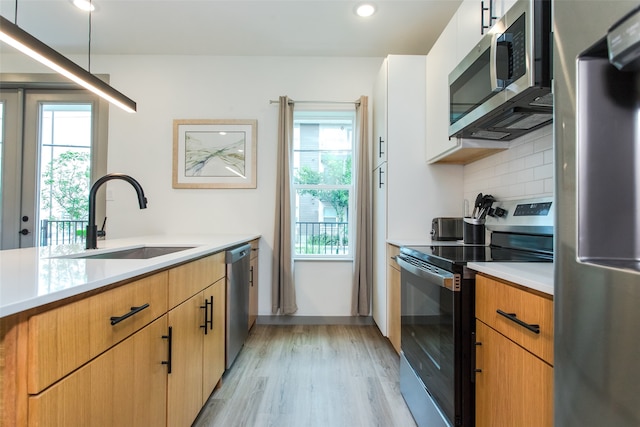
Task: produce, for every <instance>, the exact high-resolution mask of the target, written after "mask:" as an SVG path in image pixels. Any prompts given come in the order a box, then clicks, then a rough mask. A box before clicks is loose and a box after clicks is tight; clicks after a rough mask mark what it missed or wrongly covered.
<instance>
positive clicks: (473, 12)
mask: <svg viewBox="0 0 640 427" xmlns="http://www.w3.org/2000/svg"><path fill="white" fill-rule="evenodd" d="M489 1H492V2H493V12H494V16H495V17H496V19H498V18H500V17H501V16H502V15H503V14H504V13H505V12H506V11H507V10H508V9H509V8H511V6H513V4H514V3H515V2H516V1H517V0H485V1H484V7H487V8H488V7H489ZM483 17H484V19H483ZM483 22H484V24H485V25H489V11H483V4H482V2H481V0H464V1H463V2H462V3H461V4H460V7H459V8H458V10H457V11H456V13H455V15H454V16H453V17H452V18H451V21H449V24H448V25H447V26H446V27H445V29H444V31H443V32H442V34H441V35H440V37H439V38H438V40H437V41H436V43H435V44H434V45H433V47H432V48H431V51H429V54H428V55H427V58H428V60H427V130H426V160H427V162H429V163H454V164H466V163H470V162H473V161H475V160H477V159H479V158H482V157H484V156H487V155H490V154H492V153H494V152H496V151H499V150H504V149H506V148H508V142H506V141H505V142H500V141H483V140H461V139H457V138H449V73H450V72H451V71H452V70H453V69H454V68H455V67H456V66H457V65H458V63H460V61H461V60H462V59H463V58H464V57H465V56H467V54H468V53H469V52H470V51H471V50H472V49H473V48H474V47H475V46H476V45H477V44H478V42H479V41H480V39H481V38H482V37H483V34H482V25H483ZM495 22H496V21H495V20H494V21H493V22H492V24H494V23H495ZM488 31H489V29H485V30H484V34H486V33H487V32H488Z"/></svg>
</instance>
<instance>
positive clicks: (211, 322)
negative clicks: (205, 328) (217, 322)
mask: <svg viewBox="0 0 640 427" xmlns="http://www.w3.org/2000/svg"><path fill="white" fill-rule="evenodd" d="M209 306H210V307H211V315H210V316H209V320H207V324H208V325H209V329H210V330H212V331H213V295H211V296H210V297H209Z"/></svg>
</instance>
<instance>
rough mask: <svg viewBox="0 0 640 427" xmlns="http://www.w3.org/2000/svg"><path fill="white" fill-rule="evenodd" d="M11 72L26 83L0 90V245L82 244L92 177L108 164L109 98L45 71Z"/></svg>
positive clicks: (101, 211)
mask: <svg viewBox="0 0 640 427" xmlns="http://www.w3.org/2000/svg"><path fill="white" fill-rule="evenodd" d="M15 78H16V81H15V82H13V81H12V82H13V83H11V85H14V86H22V85H24V86H25V87H24V88H22V87H21V88H19V89H18V88H16V89H14V88H9V89H3V90H0V104H1V105H2V108H1V109H0V113H1V114H0V117H1V118H0V124H1V125H2V128H1V129H0V130H1V131H2V137H1V140H2V141H1V143H2V146H1V148H2V158H1V159H0V160H1V162H0V163H1V164H0V172H1V176H2V177H3V178H4V179H2V180H0V248H1V249H13V248H20V247H30V246H38V245H42V246H46V245H56V244H68V243H81V242H82V241H83V239H84V232H85V231H84V230H85V226H86V223H87V208H88V194H89V184H90V182H91V177H93V178H94V179H95V178H96V177H99V176H102V175H104V173H105V172H106V169H107V134H106V132H107V128H108V126H107V123H108V111H109V110H108V108H109V105H108V103H107V102H106V101H103V100H101V99H99V98H98V97H97V96H96V95H94V94H91V93H89V92H87V91H84V90H77V89H66V87H67V86H66V85H65V84H62V83H61V84H60V87H57V85H58V82H57V81H56V80H51V81H50V80H48V79H49V78H50V77H49V76H48V75H24V76H22V75H16V77H15ZM31 81H34V82H39V83H37V84H36V86H38V87H31V83H30V82H31ZM40 86H43V87H44V88H46V89H43V90H41V89H40ZM49 87H50V88H49ZM16 177H18V178H19V179H16ZM97 208H98V209H97V210H98V217H102V216H104V210H105V206H104V202H102V203H100V201H98V204H97ZM25 218H26V220H25ZM98 225H100V224H98ZM23 231H24V234H23Z"/></svg>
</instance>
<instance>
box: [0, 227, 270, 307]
mask: <svg viewBox="0 0 640 427" xmlns="http://www.w3.org/2000/svg"><path fill="white" fill-rule="evenodd" d="M258 237H260V235H259V234H246V235H210V236H207V235H199V236H193V235H189V236H160V235H158V236H143V237H134V238H127V239H113V240H108V239H107V240H99V241H98V249H93V250H90V251H87V250H85V249H84V244H82V245H61V246H47V247H36V248H25V249H12V250H4V251H0V317H5V316H8V315H11V314H15V313H19V312H21V311H25V310H28V309H31V308H35V307H39V306H41V305H44V304H48V303H51V302H55V301H58V300H61V299H63V298H67V297H70V296H74V295H78V294H81V293H84V292H87V291H91V290H94V289H98V288H100V287H103V286H106V285H109V284H112V283H116V282H119V281H122V280H127V279H130V278H133V277H136V276H139V275H142V274H145V273H149V272H152V271H155V270H159V269H162V268H166V267H169V266H172V265H175V264H179V263H182V262H185V261H188V260H190V259H194V258H198V257H200V256H203V255H206V254H209V253H214V252H219V251H221V250H223V249H226V248H228V247H231V246H234V245H237V244H239V243H243V242H248V241H250V240H253V239H256V238H258ZM149 245H154V246H195V247H194V248H191V249H186V250H183V251H179V252H174V253H171V254H167V255H162V256H158V257H155V258H150V259H81V258H80V259H78V258H59V257H60V256H68V255H74V254H82V253H85V252H87V253H89V252H90V253H91V254H92V255H93V254H99V253H103V252H109V251H112V250H114V249H127V248H134V247H139V246H149Z"/></svg>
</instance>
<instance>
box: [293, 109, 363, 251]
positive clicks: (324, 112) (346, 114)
mask: <svg viewBox="0 0 640 427" xmlns="http://www.w3.org/2000/svg"><path fill="white" fill-rule="evenodd" d="M293 114H294V120H293V121H294V139H295V138H296V135H298V137H299V134H297V133H296V131H295V129H296V128H297V127H298V126H299V123H300V121H301V120H304V121H309V122H311V123H313V120H314V119H315V120H318V121H320V120H321V119H325V118H332V117H335V118H336V119H338V118H337V117H336V116H342V117H343V119H342V120H349V121H350V125H351V148H350V150H348V151H350V155H351V183H350V184H299V183H296V179H295V174H296V171H297V170H299V165H297V164H296V160H295V153H296V151H303V150H296V144H295V142H294V144H293V147H292V148H291V152H292V162H291V165H290V169H291V170H290V172H291V177H292V179H291V197H292V203H291V218H292V221H291V228H292V229H291V238H292V251H291V252H292V257H293V259H294V260H304V261H309V260H313V261H353V258H354V250H355V248H354V234H353V232H354V227H353V221H354V219H355V210H356V209H357V207H356V206H355V203H354V197H355V183H354V179H355V172H356V170H355V165H356V161H355V160H356V159H355V155H356V140H355V129H356V114H355V108H354V106H350V107H342V108H335V107H333V106H332V107H331V108H327V107H326V106H323V107H318V106H315V107H306V108H299V107H298V106H297V105H296V109H295V110H294V113H293ZM301 116H302V118H301ZM327 151H328V150H322V149H321V148H320V147H318V149H317V152H318V153H322V152H327ZM336 151H347V150H336ZM319 162H321V161H320V160H319ZM305 189H318V190H322V191H331V190H347V191H348V194H349V203H348V206H347V210H348V212H347V217H346V221H345V222H346V224H347V225H346V227H347V239H348V245H347V246H346V247H347V253H345V254H337V255H332V254H301V253H297V246H296V243H297V241H298V239H297V233H296V229H297V224H298V222H299V221H298V215H297V213H298V212H299V206H298V202H299V198H298V192H299V190H305ZM319 222H320V221H319ZM323 222H324V221H323ZM336 223H337V221H336ZM327 224H331V222H327Z"/></svg>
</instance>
